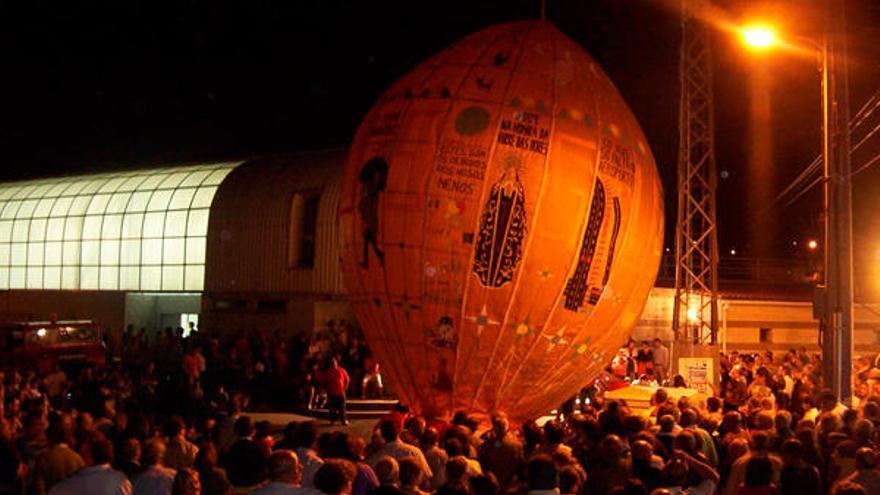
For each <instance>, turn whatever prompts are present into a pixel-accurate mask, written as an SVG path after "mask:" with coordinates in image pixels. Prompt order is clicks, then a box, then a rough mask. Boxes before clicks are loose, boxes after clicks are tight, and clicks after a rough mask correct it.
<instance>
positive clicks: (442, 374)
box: [429, 357, 452, 392]
mask: <svg viewBox="0 0 880 495" xmlns="http://www.w3.org/2000/svg"><path fill="white" fill-rule="evenodd" d="M429 383H430V385H431V388H433V389H435V390H440V391H441V392H452V376H451V375H450V374H449V364H448V361H447V360H446V358H444V357H441V358H440V361H439V362H438V363H437V369H436V370H434V374H433V376H432V377H431V381H430V382H429Z"/></svg>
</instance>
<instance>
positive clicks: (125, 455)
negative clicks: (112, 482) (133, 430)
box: [114, 437, 142, 479]
mask: <svg viewBox="0 0 880 495" xmlns="http://www.w3.org/2000/svg"><path fill="white" fill-rule="evenodd" d="M114 467H115V468H116V469H118V470H120V471H122V472H123V473H125V475H126V476H127V477H128V479H134V477H135V476H136V475H137V474H138V473H140V472H141V469H142V466H141V442H140V441H138V439H137V438H134V437H130V438H126V439H125V440H122V441H121V447H120V449H119V454H118V455H117V456H116V460H115V462H114Z"/></svg>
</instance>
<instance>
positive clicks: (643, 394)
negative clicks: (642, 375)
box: [605, 385, 707, 417]
mask: <svg viewBox="0 0 880 495" xmlns="http://www.w3.org/2000/svg"><path fill="white" fill-rule="evenodd" d="M661 388H663V389H664V390H666V392H667V393H668V394H669V398H670V399H671V400H672V401H675V402H678V400H679V399H680V398H682V397H688V398H690V399H692V400H697V401H701V400H702V401H705V400H706V398H707V397H706V395H704V394H702V393H700V391H699V390H697V389H693V388H671V387H661ZM657 390H659V388H657V387H646V386H642V385H630V386H628V387H623V388H619V389H617V390H612V391H609V392H605V400H606V401H607V400H611V399H615V400H624V401H626V405H627V406H628V407H629V409H630V411H632V413H633V414H638V415H640V416H644V417H649V416H650V415H651V409H652V405H651V397H653V396H654V394H655V393H656V392H657Z"/></svg>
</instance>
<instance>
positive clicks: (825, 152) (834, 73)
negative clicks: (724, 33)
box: [742, 0, 853, 405]
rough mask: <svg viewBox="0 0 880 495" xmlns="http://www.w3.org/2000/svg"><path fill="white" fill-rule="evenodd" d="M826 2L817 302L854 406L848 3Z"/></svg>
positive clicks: (747, 35) (749, 34) (832, 369)
mask: <svg viewBox="0 0 880 495" xmlns="http://www.w3.org/2000/svg"><path fill="white" fill-rule="evenodd" d="M834 3H835V4H834V5H833V6H832V0H825V1H824V2H823V5H824V14H825V29H824V35H823V37H822V41H821V44H817V43H815V42H812V41H810V40H803V39H798V41H799V42H807V43H808V44H809V45H811V46H812V47H813V48H814V49H816V50H817V52H818V54H819V56H820V60H821V66H820V71H821V74H822V163H823V188H824V193H825V194H824V204H823V222H824V224H825V260H824V268H825V269H824V271H823V276H822V277H821V280H820V281H819V286H818V287H817V294H816V297H815V298H814V314H815V315H816V317H817V318H818V319H819V327H820V334H821V336H822V358H823V368H824V369H823V371H824V377H825V383H826V385H827V386H830V388H831V389H832V390H833V391H834V393H835V394H836V395H837V397H838V398H839V399H840V400H841V401H843V402H844V403H845V404H847V405H850V404H851V403H852V355H853V262H852V259H853V255H852V183H851V171H850V156H849V155H850V138H849V125H848V124H849V87H848V80H847V55H846V40H845V37H846V35H845V33H846V29H845V26H846V17H845V9H844V3H845V2H844V1H837V2H834ZM742 38H743V41H744V42H745V43H746V44H747V45H748V46H750V47H752V48H754V49H757V50H764V49H767V48H770V47H772V46H774V45H776V44H778V41H777V39H776V35H775V33H774V32H773V30H772V29H770V28H767V27H766V26H753V27H749V28H746V29H744V30H743V31H742Z"/></svg>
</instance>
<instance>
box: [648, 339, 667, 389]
mask: <svg viewBox="0 0 880 495" xmlns="http://www.w3.org/2000/svg"><path fill="white" fill-rule="evenodd" d="M651 353H652V357H653V364H654V376H655V377H657V381H658V382H659V383H661V384H662V383H663V382H664V381H665V380H666V374H667V372H668V370H669V349H667V348H666V347H665V346H664V345H663V341H661V340H660V339H659V338H655V339H654V340H653V342H652V345H651Z"/></svg>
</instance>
